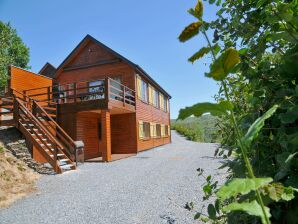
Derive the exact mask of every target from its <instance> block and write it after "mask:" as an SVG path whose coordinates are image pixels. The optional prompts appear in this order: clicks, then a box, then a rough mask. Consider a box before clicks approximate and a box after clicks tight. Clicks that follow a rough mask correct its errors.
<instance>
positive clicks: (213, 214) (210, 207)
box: [207, 204, 216, 219]
mask: <svg viewBox="0 0 298 224" xmlns="http://www.w3.org/2000/svg"><path fill="white" fill-rule="evenodd" d="M207 211H208V215H209V218H210V219H215V218H216V210H215V207H214V205H213V204H209V205H208V209H207Z"/></svg>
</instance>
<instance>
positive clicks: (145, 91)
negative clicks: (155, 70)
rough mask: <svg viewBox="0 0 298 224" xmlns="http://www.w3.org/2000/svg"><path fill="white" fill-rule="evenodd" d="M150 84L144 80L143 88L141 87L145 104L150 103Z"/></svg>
mask: <svg viewBox="0 0 298 224" xmlns="http://www.w3.org/2000/svg"><path fill="white" fill-rule="evenodd" d="M147 91H148V83H146V82H145V81H144V80H142V86H141V92H142V95H141V99H142V100H143V101H144V102H146V103H147V102H148V92H147Z"/></svg>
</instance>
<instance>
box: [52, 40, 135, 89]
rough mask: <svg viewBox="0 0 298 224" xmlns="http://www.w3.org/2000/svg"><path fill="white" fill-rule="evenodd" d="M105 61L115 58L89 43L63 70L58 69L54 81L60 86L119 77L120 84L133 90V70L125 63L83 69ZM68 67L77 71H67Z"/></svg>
mask: <svg viewBox="0 0 298 224" xmlns="http://www.w3.org/2000/svg"><path fill="white" fill-rule="evenodd" d="M107 59H115V56H113V55H112V54H111V53H110V52H108V51H107V50H106V49H103V48H102V47H100V46H98V45H96V44H95V43H92V42H90V43H89V44H87V45H86V46H85V47H84V48H83V49H82V50H81V52H79V53H78V54H77V56H76V57H74V59H73V60H72V61H70V62H69V63H68V64H66V65H65V68H61V69H59V72H58V73H57V74H56V79H57V81H58V82H59V83H60V84H65V83H73V82H79V81H88V80H90V81H92V80H96V79H104V78H106V77H110V78H113V77H119V76H121V81H122V84H123V85H126V86H127V87H129V88H131V89H133V90H134V89H135V84H134V70H133V68H132V67H131V66H129V65H128V64H127V63H125V62H122V61H120V62H117V63H111V64H103V65H96V66H91V67H84V66H88V65H92V64H96V63H97V62H99V61H106V60H107ZM78 66H83V67H84V68H78ZM69 67H76V68H77V69H72V70H67V68H69ZM64 69H66V70H64Z"/></svg>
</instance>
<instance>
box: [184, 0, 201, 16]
mask: <svg viewBox="0 0 298 224" xmlns="http://www.w3.org/2000/svg"><path fill="white" fill-rule="evenodd" d="M203 9H204V5H203V2H202V0H198V3H197V4H196V6H195V8H194V9H189V10H188V11H187V12H188V13H189V14H191V15H193V16H194V17H196V18H197V19H199V20H201V19H202V16H203Z"/></svg>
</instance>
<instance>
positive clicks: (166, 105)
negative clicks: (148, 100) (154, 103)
mask: <svg viewBox="0 0 298 224" xmlns="http://www.w3.org/2000/svg"><path fill="white" fill-rule="evenodd" d="M163 107H164V111H165V112H167V111H168V98H167V97H166V96H164V101H163Z"/></svg>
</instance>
